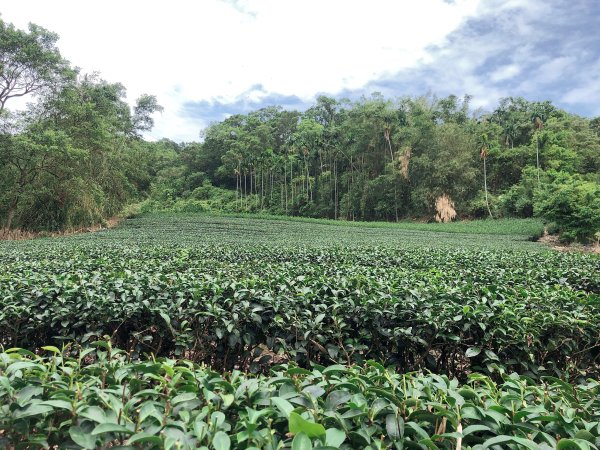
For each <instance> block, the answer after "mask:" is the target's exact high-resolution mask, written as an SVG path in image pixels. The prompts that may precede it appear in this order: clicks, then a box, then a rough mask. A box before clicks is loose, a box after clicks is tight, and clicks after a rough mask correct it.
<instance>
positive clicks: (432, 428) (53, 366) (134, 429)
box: [0, 342, 600, 450]
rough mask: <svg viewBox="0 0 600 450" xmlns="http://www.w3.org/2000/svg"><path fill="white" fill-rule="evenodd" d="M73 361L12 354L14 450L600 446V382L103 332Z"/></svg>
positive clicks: (9, 439) (9, 408)
mask: <svg viewBox="0 0 600 450" xmlns="http://www.w3.org/2000/svg"><path fill="white" fill-rule="evenodd" d="M96 346H97V347H98V350H94V349H87V350H85V351H82V352H79V353H78V354H77V355H76V356H74V357H68V356H66V355H64V354H62V353H61V350H59V349H58V348H55V347H46V348H45V349H43V350H44V356H43V357H41V356H37V355H34V354H33V353H31V352H29V351H24V350H18V349H12V350H9V351H6V352H4V353H0V445H1V446H2V448H8V449H16V448H48V447H51V448H61V449H62V448H86V449H96V448H102V449H108V448H121V449H163V448H164V449H194V448H200V449H214V450H228V449H272V450H275V449H293V450H310V449H321V450H332V449H388V448H389V449H410V448H413V449H453V450H454V449H473V450H475V449H533V450H536V449H537V450H542V449H555V448H556V449H581V450H588V449H595V448H597V446H598V445H599V444H600V438H599V436H600V384H599V383H598V382H597V381H592V380H589V381H587V382H585V383H582V384H579V385H577V386H571V385H570V384H567V383H565V382H563V381H561V380H559V379H557V378H553V377H544V378H542V380H540V381H533V380H532V379H530V378H528V377H525V376H518V375H516V374H512V375H506V376H504V377H503V379H502V380H501V381H500V382H498V383H495V382H494V381H492V380H491V379H490V378H488V377H486V376H483V375H476V374H472V375H470V376H469V378H468V380H467V381H466V382H465V383H463V384H460V383H459V382H458V381H456V379H450V378H448V377H447V376H445V375H443V376H440V375H434V374H418V373H414V374H405V375H400V374H398V373H397V372H395V371H390V370H386V369H385V368H384V367H383V366H382V365H380V364H379V363H376V362H373V361H367V362H366V363H365V364H364V366H362V367H358V366H352V367H346V366H342V365H332V366H328V367H324V366H320V365H313V366H312V367H311V368H310V369H304V368H299V367H295V366H293V365H283V366H278V367H274V368H273V371H272V372H271V374H270V375H269V376H256V377H254V376H251V375H247V374H243V373H241V372H240V371H237V370H234V371H232V372H226V373H218V372H215V371H212V370H211V369H209V368H207V367H205V366H199V365H197V364H194V363H192V362H190V361H184V360H172V359H151V360H146V361H143V362H139V361H138V362H136V361H131V359H130V357H131V355H128V354H126V353H125V352H124V351H120V350H115V349H113V348H111V346H110V344H109V343H106V342H98V343H97V344H96Z"/></svg>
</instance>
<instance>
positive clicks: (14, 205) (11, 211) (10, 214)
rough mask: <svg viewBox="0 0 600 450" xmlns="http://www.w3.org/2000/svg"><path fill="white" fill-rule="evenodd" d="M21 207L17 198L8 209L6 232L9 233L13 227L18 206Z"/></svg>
mask: <svg viewBox="0 0 600 450" xmlns="http://www.w3.org/2000/svg"><path fill="white" fill-rule="evenodd" d="M18 205H19V197H15V198H14V199H13V201H12V202H11V203H10V206H9V207H8V214H7V216H6V223H5V224H4V231H5V233H8V232H9V231H10V229H11V227H12V223H13V220H14V218H15V213H16V212H17V206H18Z"/></svg>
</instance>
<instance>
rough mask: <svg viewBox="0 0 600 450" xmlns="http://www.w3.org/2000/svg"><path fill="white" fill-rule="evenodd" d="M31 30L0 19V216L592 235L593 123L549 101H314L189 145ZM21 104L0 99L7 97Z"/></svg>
mask: <svg viewBox="0 0 600 450" xmlns="http://www.w3.org/2000/svg"><path fill="white" fill-rule="evenodd" d="M57 39H58V36H57V35H56V34H54V33H51V32H49V31H47V30H45V29H43V28H41V27H38V26H36V25H30V27H29V30H27V31H23V30H18V29H16V28H15V27H14V26H12V25H11V24H7V23H5V22H2V21H1V20H0V49H1V51H2V55H1V60H0V64H1V65H0V121H1V123H0V125H1V128H0V189H1V190H0V221H1V223H2V227H3V229H4V230H5V232H7V231H10V230H13V229H24V230H49V229H50V230H61V229H65V228H69V227H78V226H85V225H89V224H93V223H98V222H100V221H102V220H105V219H106V218H108V217H110V216H112V215H115V214H118V213H119V212H120V211H122V209H123V208H124V207H125V206H126V205H128V204H131V203H136V202H142V203H141V207H142V209H143V210H156V209H163V210H164V209H167V210H175V211H205V210H226V211H243V212H255V211H265V212H270V213H275V214H284V215H300V216H310V217H327V218H331V219H344V220H391V221H394V220H395V221H398V220H403V219H412V218H418V219H425V220H452V219H454V218H483V217H491V218H495V217H500V216H504V217H507V216H509V217H510V216H514V217H531V216H533V215H540V216H542V217H545V218H547V219H548V220H549V221H552V222H553V223H555V224H557V228H558V230H559V231H561V232H562V233H563V236H565V237H566V238H567V239H578V240H590V239H593V238H594V234H595V233H596V232H597V231H599V230H600V223H599V221H600V203H599V202H600V188H599V183H600V175H599V173H600V118H595V119H588V118H584V117H580V116H577V115H574V114H570V113H568V112H566V111H564V110H561V109H559V108H557V107H555V106H554V105H552V103H551V102H549V101H527V100H525V99H523V98H519V97H516V98H515V97H509V98H504V99H502V100H501V101H500V102H499V104H498V105H497V106H496V108H495V109H494V110H493V111H491V112H487V113H483V112H480V111H475V112H473V111H472V108H471V107H470V100H471V98H470V97H469V96H465V97H463V98H459V97H457V96H454V95H450V96H448V97H444V98H437V97H435V96H431V95H428V96H420V97H408V96H405V97H398V98H394V99H390V98H385V97H384V96H382V95H381V94H378V93H375V94H372V95H371V96H368V97H362V98H360V99H357V100H352V101H351V100H347V99H336V98H331V97H326V96H321V97H318V98H317V99H316V101H315V103H314V104H313V105H312V106H311V107H310V108H308V109H307V110H306V111H303V112H299V111H290V110H286V109H284V108H282V107H279V106H272V107H267V108H262V109H258V110H256V111H253V112H250V113H248V114H236V115H233V116H231V117H229V118H227V119H225V120H223V121H221V122H217V123H213V124H212V125H210V126H209V127H208V128H206V129H205V130H203V131H202V133H201V139H200V140H199V141H198V142H184V143H176V142H173V141H171V140H168V139H162V140H160V141H157V142H148V141H145V140H144V139H142V137H141V134H142V132H143V131H146V130H150V129H151V128H152V125H153V120H152V114H153V113H154V112H156V111H160V110H161V107H160V106H159V105H158V103H157V101H156V98H155V97H153V96H151V95H143V96H142V97H140V98H139V99H138V100H137V102H136V105H135V106H134V107H133V108H130V107H129V106H128V104H127V103H126V101H125V93H126V91H125V88H124V87H123V86H122V85H121V84H118V83H107V82H106V81H103V80H102V79H101V78H100V77H99V76H98V75H83V74H81V73H79V71H78V70H77V69H75V68H73V67H72V66H71V65H70V63H69V62H67V61H65V60H64V58H63V57H62V56H61V55H60V52H59V50H58V48H57V47H56V41H57ZM25 95H28V96H30V97H31V98H33V99H34V100H35V101H34V102H32V103H31V104H30V105H29V107H28V108H27V109H26V110H25V111H21V112H15V111H12V110H10V109H9V108H7V107H6V105H10V103H11V102H13V101H14V99H15V98H16V97H21V96H25Z"/></svg>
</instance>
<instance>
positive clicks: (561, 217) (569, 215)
mask: <svg viewBox="0 0 600 450" xmlns="http://www.w3.org/2000/svg"><path fill="white" fill-rule="evenodd" d="M551 177H552V178H553V180H552V182H551V183H549V184H546V185H544V187H543V189H541V190H540V191H539V192H538V193H536V195H535V203H534V209H535V214H536V215H537V216H540V217H543V218H544V219H545V220H547V221H550V222H553V223H554V224H555V225H556V227H557V228H558V230H559V233H560V236H561V238H562V239H564V240H565V241H579V242H591V241H592V240H593V238H594V235H595V233H596V232H598V231H600V184H598V183H595V182H593V181H586V180H583V179H582V178H580V177H579V176H577V175H569V174H566V173H564V172H555V173H552V174H551Z"/></svg>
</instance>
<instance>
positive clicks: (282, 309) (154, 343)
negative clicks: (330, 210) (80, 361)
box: [0, 215, 600, 377]
mask: <svg viewBox="0 0 600 450" xmlns="http://www.w3.org/2000/svg"><path fill="white" fill-rule="evenodd" d="M201 220H203V222H202V221H201ZM490 222H491V223H492V224H493V222H492V221H490ZM126 224H128V225H127V226H128V227H129V228H125V229H122V230H114V231H108V232H104V233H97V234H95V235H93V236H90V237H89V238H86V237H84V236H78V237H73V238H71V239H70V240H65V241H62V243H61V241H51V242H44V241H37V242H32V243H30V245H28V246H26V245H22V246H14V247H12V248H13V250H10V248H11V247H10V246H5V251H4V252H3V253H2V254H0V264H1V265H2V267H3V273H2V275H0V339H2V343H3V344H4V345H6V346H10V347H14V346H19V347H28V348H31V349H34V348H39V347H40V346H43V345H47V344H51V343H54V344H55V345H58V344H59V343H60V342H61V341H62V340H65V339H66V340H75V341H78V342H80V343H86V342H89V341H90V340H92V341H93V340H96V339H99V338H101V337H102V336H104V335H109V336H111V338H112V340H113V342H114V343H115V345H117V346H120V347H122V348H126V349H127V350H128V351H132V352H137V353H142V352H149V351H151V352H153V353H155V354H160V355H165V356H182V355H185V356H187V357H188V358H190V359H193V360H195V361H197V362H205V363H207V364H211V365H212V366H213V367H215V368H219V369H221V368H222V369H228V370H230V369H233V368H235V367H241V368H246V369H248V370H252V371H264V370H266V368H267V367H268V366H269V365H270V364H273V363H274V362H276V361H282V360H283V361H296V362H297V363H299V364H301V365H303V366H307V365H308V364H309V361H315V362H319V363H321V364H330V363H334V362H335V363H353V362H358V363H362V362H363V361H364V360H366V359H378V360H381V361H385V362H387V363H394V364H397V365H399V366H400V367H402V368H403V370H414V369H419V368H428V369H430V370H435V371H438V372H439V371H442V372H445V373H448V374H455V375H456V376H461V377H464V376H466V373H467V372H469V371H471V370H479V371H485V372H488V373H494V374H498V373H499V372H502V371H511V370H517V371H519V372H522V373H528V374H530V375H532V376H539V375H541V374H544V373H553V374H562V375H566V374H573V375H579V374H581V373H587V374H589V375H592V374H594V373H597V372H595V371H596V370H597V366H595V365H594V364H593V363H592V362H593V361H594V360H595V358H597V357H598V348H597V346H596V345H595V344H596V343H597V337H598V333H599V332H600V328H599V327H600V324H598V322H597V321H595V320H593V319H592V318H593V317H596V316H598V314H599V310H598V301H597V298H598V293H599V292H600V279H599V278H598V274H599V273H600V261H599V260H598V258H594V257H592V256H585V255H565V254H559V253H538V254H532V253H526V252H523V251H514V250H513V251H509V250H508V249H507V245H506V243H507V242H509V241H508V240H506V241H501V247H500V250H498V251H491V250H481V248H479V249H475V250H458V249H455V248H448V247H439V248H422V247H413V248H406V249H398V248H396V246H397V244H395V243H396V242H399V243H401V244H403V245H405V246H406V245H407V244H406V243H407V237H406V236H407V234H400V235H399V237H398V239H399V240H397V241H395V240H392V239H391V236H393V234H389V235H387V236H390V240H389V246H388V247H385V246H381V244H379V245H374V241H373V240H372V239H373V237H372V235H367V236H366V239H367V241H359V240H357V239H358V238H362V237H363V236H364V233H365V232H366V231H367V229H365V228H360V227H350V226H346V227H344V226H334V225H323V224H320V223H317V224H308V223H302V222H282V221H274V220H270V221H269V220H264V221H261V220H250V219H245V220H233V219H231V218H219V217H211V216H199V215H195V216H185V215H172V216H164V217H162V216H150V217H148V218H142V219H136V220H132V221H128V222H127V223H126ZM309 225H310V227H309ZM483 225H485V224H482V227H483ZM161 227H163V228H161ZM290 227H292V228H290ZM483 228H485V227H483ZM291 230H294V232H293V233H291ZM310 230H313V232H311V231H310ZM317 230H320V232H321V233H323V234H324V235H327V233H332V235H329V238H330V239H333V238H337V239H338V241H337V242H338V244H337V245H336V246H333V247H332V246H330V245H329V244H331V242H333V241H324V244H328V246H327V247H326V248H324V247H314V248H310V247H303V246H299V245H293V243H292V242H290V241H291V240H292V239H296V240H298V241H300V239H302V238H303V237H304V236H306V238H307V239H308V240H310V241H313V243H315V242H317V241H316V237H315V235H314V231H317ZM388 230H389V231H394V229H393V228H381V229H378V230H376V232H377V233H379V234H380V235H382V236H386V232H387V231H388ZM354 231H355V232H356V234H355V235H354V236H355V237H354V238H351V237H346V238H345V239H348V240H347V241H345V242H347V243H346V244H345V245H346V246H340V244H339V242H340V240H339V239H341V238H342V237H343V236H344V233H345V234H346V236H352V234H351V233H352V232H354ZM148 232H149V234H145V233H148ZM111 236H115V240H114V241H111ZM291 236H296V237H295V238H292V237H291ZM417 236H421V238H422V239H423V241H421V243H422V242H431V240H432V238H435V237H438V236H444V238H445V239H449V238H455V239H457V240H452V241H450V242H451V243H452V244H453V245H456V242H461V241H460V240H461V239H465V238H464V236H462V235H459V234H456V233H454V234H450V233H448V234H440V235H438V234H432V233H424V234H422V235H419V234H417ZM475 237H476V238H477V239H482V240H483V241H486V240H490V236H488V235H481V237H480V235H471V237H470V239H471V240H474V239H475ZM282 239H283V240H282ZM508 239H514V237H513V236H510V235H509V236H508ZM438 240H439V238H438ZM369 241H370V242H371V244H370V246H364V243H365V242H369ZM302 242H303V241H302ZM342 242H344V241H342ZM351 242H355V243H359V242H363V244H362V246H361V245H357V244H354V245H352V244H351ZM46 244H50V245H46ZM526 244H528V243H526V242H523V241H518V242H517V243H516V245H518V246H520V247H524V246H525V245H526ZM436 245H440V243H439V242H436ZM468 349H471V350H470V353H469V355H470V356H469V357H467V356H466V352H467V350H468ZM263 357H264V358H263Z"/></svg>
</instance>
